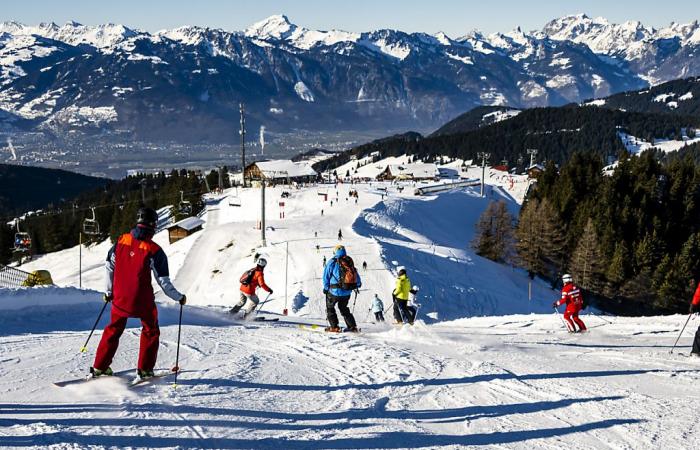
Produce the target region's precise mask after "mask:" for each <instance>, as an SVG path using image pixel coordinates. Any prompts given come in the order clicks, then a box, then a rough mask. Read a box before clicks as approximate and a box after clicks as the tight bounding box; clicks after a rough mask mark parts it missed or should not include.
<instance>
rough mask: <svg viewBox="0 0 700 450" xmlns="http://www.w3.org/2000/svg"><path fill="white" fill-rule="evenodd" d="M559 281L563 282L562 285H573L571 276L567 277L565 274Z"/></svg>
mask: <svg viewBox="0 0 700 450" xmlns="http://www.w3.org/2000/svg"><path fill="white" fill-rule="evenodd" d="M561 281H563V282H564V284H566V283H573V282H574V278H573V277H572V276H571V275H569V274H568V273H565V274H564V275H562V276H561Z"/></svg>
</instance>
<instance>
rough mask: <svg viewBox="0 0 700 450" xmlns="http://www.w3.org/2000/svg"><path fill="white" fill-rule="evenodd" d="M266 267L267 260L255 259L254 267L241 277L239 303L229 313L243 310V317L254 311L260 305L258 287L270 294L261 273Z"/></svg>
mask: <svg viewBox="0 0 700 450" xmlns="http://www.w3.org/2000/svg"><path fill="white" fill-rule="evenodd" d="M265 266H267V259H265V257H264V256H261V257H259V258H258V259H257V262H256V266H255V267H254V268H252V269H250V270H247V271H246V272H244V273H243V275H241V279H240V282H241V288H240V301H239V302H238V304H236V305H235V306H234V307H233V308H231V310H230V313H231V314H236V313H237V312H238V311H240V310H241V308H243V307H244V306H245V309H243V317H246V316H247V315H248V314H250V313H251V312H253V311H254V310H255V307H256V306H258V303H260V299H259V298H258V295H257V294H256V291H257V289H258V287H260V288H262V289H264V290H265V291H267V292H268V293H270V294H272V289H270V287H269V286H268V285H267V284H265V276H264V275H263V272H264V270H265Z"/></svg>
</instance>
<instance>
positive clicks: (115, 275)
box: [90, 208, 187, 378]
mask: <svg viewBox="0 0 700 450" xmlns="http://www.w3.org/2000/svg"><path fill="white" fill-rule="evenodd" d="M157 221H158V214H157V213H156V212H155V211H154V210H153V209H151V208H141V209H139V212H138V219H137V225H136V227H135V228H134V229H133V230H131V232H130V233H126V234H123V235H121V236H120V237H119V240H117V243H116V244H114V246H112V248H111V249H110V250H109V253H108V254H107V261H106V262H105V267H106V269H107V289H106V293H105V295H104V301H105V302H112V318H111V321H110V323H109V325H107V327H106V328H105V331H104V333H103V334H102V339H101V340H100V345H99V346H98V347H97V354H96V355H95V362H94V364H93V366H92V367H91V368H90V372H91V373H92V375H93V376H95V377H98V376H100V375H112V374H113V372H112V369H111V368H110V364H112V359H113V358H114V354H115V353H116V352H117V348H118V347H119V338H120V337H121V335H122V333H123V332H124V328H126V322H127V319H128V318H130V317H136V318H139V319H141V325H142V326H143V328H142V329H141V346H140V349H139V361H138V370H137V374H138V376H139V377H140V378H149V377H152V376H153V368H154V367H155V365H156V358H157V357H158V344H159V336H160V328H159V327H158V309H157V308H156V303H155V296H154V294H153V287H152V286H151V272H153V274H154V275H155V278H156V281H157V282H158V284H159V285H160V287H161V288H162V289H163V292H164V293H165V295H167V296H168V297H170V298H172V299H173V300H175V301H178V302H180V304H181V305H184V304H185V303H186V301H187V299H186V298H185V296H184V295H182V294H181V293H180V292H178V291H177V289H175V287H174V286H173V284H172V283H171V282H170V274H169V271H168V258H167V256H166V255H165V252H164V251H163V249H162V248H160V246H158V244H156V243H155V242H153V241H152V240H151V239H152V238H153V235H154V234H155V230H156V222H157Z"/></svg>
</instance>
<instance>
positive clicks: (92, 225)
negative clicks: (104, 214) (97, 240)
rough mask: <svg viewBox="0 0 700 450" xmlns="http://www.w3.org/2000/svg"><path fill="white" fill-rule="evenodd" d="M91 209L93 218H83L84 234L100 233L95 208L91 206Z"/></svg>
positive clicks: (93, 234) (94, 234)
mask: <svg viewBox="0 0 700 450" xmlns="http://www.w3.org/2000/svg"><path fill="white" fill-rule="evenodd" d="M90 210H91V211H92V218H88V217H86V218H85V219H84V220H83V234H87V235H89V236H96V235H98V234H100V224H99V222H97V219H96V218H95V208H90Z"/></svg>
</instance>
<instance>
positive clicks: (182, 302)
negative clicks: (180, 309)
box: [178, 295, 187, 305]
mask: <svg viewBox="0 0 700 450" xmlns="http://www.w3.org/2000/svg"><path fill="white" fill-rule="evenodd" d="M178 303H180V304H181V305H184V304H185V303H187V297H186V296H184V295H183V296H182V298H181V299H180V300H179V302H178Z"/></svg>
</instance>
